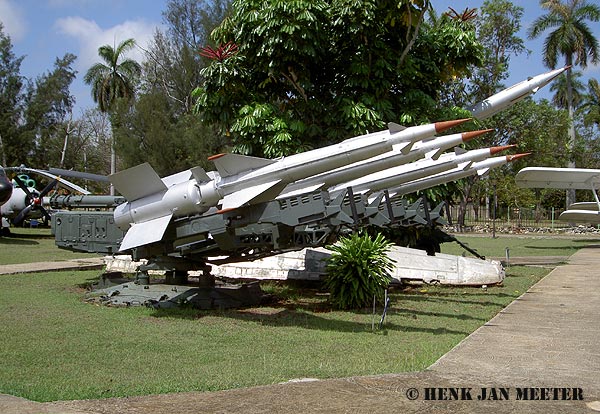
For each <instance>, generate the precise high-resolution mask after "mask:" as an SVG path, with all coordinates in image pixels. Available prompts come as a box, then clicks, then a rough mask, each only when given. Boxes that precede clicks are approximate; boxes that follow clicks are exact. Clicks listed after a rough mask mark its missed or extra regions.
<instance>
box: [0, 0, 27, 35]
mask: <svg viewBox="0 0 600 414" xmlns="http://www.w3.org/2000/svg"><path fill="white" fill-rule="evenodd" d="M0 22H2V25H3V26H4V33H6V34H8V35H9V36H10V38H11V40H12V41H13V42H18V41H19V40H21V39H22V38H23V36H25V32H26V31H27V30H26V26H25V20H24V19H23V16H22V14H21V10H20V9H19V7H18V6H17V5H16V4H15V3H14V2H11V1H9V0H0Z"/></svg>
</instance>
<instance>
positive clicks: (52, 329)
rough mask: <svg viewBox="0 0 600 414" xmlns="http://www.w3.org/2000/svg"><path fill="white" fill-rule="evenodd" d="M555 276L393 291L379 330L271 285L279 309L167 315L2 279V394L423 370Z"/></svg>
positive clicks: (69, 289) (82, 278) (60, 395)
mask: <svg viewBox="0 0 600 414" xmlns="http://www.w3.org/2000/svg"><path fill="white" fill-rule="evenodd" d="M538 241H539V240H530V241H529V242H528V244H527V245H529V246H535V245H537V244H536V243H537V242H538ZM475 242H476V241H473V244H472V246H473V247H478V248H479V250H480V251H481V250H482V249H481V248H480V247H479V246H476V245H475V244H476V243H475ZM563 242H564V246H563ZM571 244H573V243H571ZM568 245H569V241H568V240H566V241H562V240H561V241H560V246H563V247H561V248H556V249H555V250H553V251H560V252H562V251H563V250H564V251H567V250H569V248H568ZM574 245H575V246H578V247H582V245H583V243H582V244H578V243H575V244H574ZM502 249H504V247H503V248H502ZM565 249H566V250H565ZM29 250H30V251H31V252H32V253H31V254H34V253H33V250H34V248H31V247H30V249H29ZM502 251H503V250H502ZM35 254H36V255H37V253H35ZM484 254H486V253H485V252H484ZM565 254H566V253H565ZM486 255H489V256H493V255H494V254H486ZM554 255H563V253H554ZM547 272H548V270H547V269H542V268H528V267H522V266H512V267H510V268H509V269H508V271H507V274H508V276H507V279H506V281H505V283H504V286H501V287H490V288H488V289H487V290H482V289H479V288H448V287H429V286H427V287H423V288H408V289H397V290H393V291H392V293H391V300H392V301H391V308H390V309H389V311H388V316H387V318H386V324H385V329H384V330H382V331H375V332H372V331H371V322H372V315H371V313H370V311H368V310H364V311H357V312H340V311H331V310H330V309H329V307H328V305H327V303H326V296H324V295H323V292H320V291H318V290H317V289H298V288H291V287H288V286H282V285H280V284H273V283H271V284H268V285H266V286H265V290H268V291H270V292H272V293H274V294H275V295H276V296H277V297H278V298H279V300H278V301H277V302H275V303H273V304H271V305H270V306H265V307H260V308H251V309H241V310H230V311H198V310H193V309H182V310H174V311H168V310H161V311H157V310H153V309H147V308H110V307H104V306H94V305H91V304H88V303H85V302H84V301H83V297H84V289H83V288H81V286H82V285H83V284H85V283H87V282H89V281H90V280H91V279H94V278H95V277H96V276H97V275H98V272H97V271H79V272H75V271H69V272H53V273H47V274H26V275H16V276H0V326H1V327H2V328H1V329H2V335H0V361H2V369H1V370H0V393H6V394H12V395H17V396H22V397H25V398H28V399H32V400H36V401H53V400H64V399H87V398H103V397H114V396H132V395H143V394H154V393H166V392H178V391H192V390H198V391H208V390H220V389H228V388H236V387H245V386H252V385H260V384H272V383H277V382H281V381H286V380H289V379H293V378H302V377H315V378H332V377H344V376H351V375H367V374H382V373H394V372H402V371H415V370H422V369H424V368H426V367H427V366H429V365H430V364H432V363H433V362H434V361H436V360H437V359H438V358H439V357H440V356H442V355H443V354H444V353H446V352H447V351H449V350H450V349H451V348H452V347H454V346H455V345H456V344H457V343H458V342H460V341H461V340H462V339H463V338H465V337H466V336H467V335H469V334H470V333H471V332H473V331H474V330H475V329H477V328H478V327H479V326H481V325H482V324H484V323H485V322H486V321H488V320H489V319H490V318H491V317H493V316H494V315H495V314H496V313H498V311H500V310H501V309H502V308H504V307H505V306H506V305H507V304H509V303H510V302H511V301H513V300H514V299H515V298H517V297H518V296H520V295H521V294H522V293H523V292H524V291H526V290H527V289H528V288H529V286H531V285H532V284H533V283H535V282H537V281H538V280H539V279H541V278H542V277H543V276H544V275H545V274H546V273H547ZM380 312H381V309H380V308H379V309H378V313H380Z"/></svg>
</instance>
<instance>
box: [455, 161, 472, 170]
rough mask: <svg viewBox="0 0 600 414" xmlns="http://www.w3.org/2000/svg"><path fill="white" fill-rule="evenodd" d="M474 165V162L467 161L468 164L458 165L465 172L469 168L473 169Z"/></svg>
mask: <svg viewBox="0 0 600 414" xmlns="http://www.w3.org/2000/svg"><path fill="white" fill-rule="evenodd" d="M472 165H473V161H467V162H463V163H460V164H458V168H459V169H461V170H463V171H467V170H468V169H469V168H471V166H472Z"/></svg>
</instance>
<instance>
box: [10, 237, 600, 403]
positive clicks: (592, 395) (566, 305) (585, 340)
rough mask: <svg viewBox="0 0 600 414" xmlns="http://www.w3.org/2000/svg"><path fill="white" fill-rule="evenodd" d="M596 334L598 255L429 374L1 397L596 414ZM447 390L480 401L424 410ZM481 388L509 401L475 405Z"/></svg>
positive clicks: (575, 261)
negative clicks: (96, 395)
mask: <svg viewBox="0 0 600 414" xmlns="http://www.w3.org/2000/svg"><path fill="white" fill-rule="evenodd" d="M599 328H600V249H594V248H586V249H582V250H580V251H579V252H577V253H576V254H574V255H573V256H571V258H570V259H569V262H568V264H567V265H564V266H560V267H558V268H556V269H555V270H554V271H552V272H551V273H550V274H549V275H548V276H546V277H545V278H544V279H543V280H542V281H540V282H539V283H538V284H536V285H535V286H533V287H532V288H531V289H530V290H529V291H528V292H527V293H525V294H524V295H523V296H521V297H520V298H519V299H518V300H516V301H515V302H513V303H512V304H511V305H509V306H508V307H507V308H505V309H504V310H503V311H502V312H500V313H499V314H498V315H497V316H496V317H494V318H493V319H492V320H491V321H489V322H488V323H487V324H485V325H484V326H482V327H481V328H480V329H478V330H477V331H475V332H474V333H473V334H471V335H470V336H469V337H468V338H466V339H465V340H464V341H462V342H461V343H460V344H459V345H457V346H456V347H455V348H454V349H453V350H451V351H450V352H448V353H447V354H446V355H444V356H443V357H442V358H440V359H439V360H438V361H437V362H436V363H435V364H433V365H432V366H431V367H430V368H428V369H427V370H425V371H423V372H418V373H405V374H395V375H381V376H371V377H354V378H342V379H333V380H323V381H313V382H301V383H287V384H281V385H272V386H263V387H253V388H243V389H236V390H229V391H220V392H211V393H209V392H193V393H179V394H168V395H152V396H145V397H133V398H113V399H106V400H87V401H59V402H54V403H46V404H39V403H33V402H30V401H27V400H21V399H17V398H14V397H9V396H5V397H2V396H0V413H4V414H13V413H15V414H16V413H19V414H34V413H53V414H54V413H64V414H67V413H68V414H74V413H80V414H84V413H85V414H99V413H107V414H108V413H124V414H128V413H152V414H154V413H156V414H162V413H179V414H191V413H301V412H309V413H361V412H362V413H369V414H372V413H405V412H408V413H429V412H431V411H434V410H435V412H453V413H470V412H481V413H486V414H488V413H490V412H494V413H495V412H507V413H508V412H520V413H538V412H544V413H572V412H590V413H593V412H598V411H600V402H599V401H600V348H599V346H600V329H599ZM443 387H451V388H464V389H465V390H464V392H463V397H465V398H467V397H468V396H471V397H472V398H473V399H474V400H461V401H457V400H442V401H426V400H425V398H424V397H425V395H427V393H428V392H429V394H430V395H431V394H432V392H433V391H432V389H433V388H436V389H437V388H443ZM482 387H495V388H494V390H495V391H496V394H491V395H492V396H496V397H503V396H504V395H505V394H503V393H502V392H503V391H504V392H507V393H508V400H502V401H477V396H478V394H479V393H480V391H481V388H482ZM497 387H504V388H506V390H503V391H501V390H500V389H499V388H497ZM517 387H534V389H533V390H532V389H528V390H527V392H528V393H529V394H528V395H530V396H531V395H533V397H537V398H540V396H541V395H542V394H541V392H542V391H541V390H540V387H557V392H558V394H557V396H558V397H562V395H563V389H564V395H565V396H566V397H571V398H573V396H575V397H582V398H583V401H562V400H558V401H554V400H548V401H540V400H535V401H523V400H517V392H518V390H517ZM468 388H471V391H470V392H469V391H468ZM428 389H429V391H428ZM521 391H523V388H521ZM417 392H418V394H419V395H418V396H417V397H416V399H415V400H414V401H411V400H409V399H408V398H407V394H411V393H417ZM439 392H440V391H436V392H435V395H439ZM441 392H442V394H441V395H442V396H444V395H446V396H452V393H451V392H450V391H447V390H446V391H444V390H442V391H441ZM492 392H494V391H491V390H489V391H488V393H487V395H488V396H489V395H490V393H492ZM532 392H533V394H531V393H532ZM544 393H545V391H544ZM411 395H415V396H416V394H411ZM460 395H461V394H460V392H459V396H460ZM553 395H554V394H553V393H552V392H551V393H550V397H551V398H552V397H553ZM522 396H523V394H522V395H521V397H522Z"/></svg>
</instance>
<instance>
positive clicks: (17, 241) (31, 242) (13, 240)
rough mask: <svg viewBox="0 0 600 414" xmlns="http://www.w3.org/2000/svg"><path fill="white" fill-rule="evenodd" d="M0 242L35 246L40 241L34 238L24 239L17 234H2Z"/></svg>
mask: <svg viewBox="0 0 600 414" xmlns="http://www.w3.org/2000/svg"><path fill="white" fill-rule="evenodd" d="M0 244H6V245H9V244H11V245H19V246H36V245H38V244H40V243H39V242H37V241H35V240H24V238H23V237H21V236H19V237H18V238H16V237H5V236H2V237H0Z"/></svg>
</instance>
